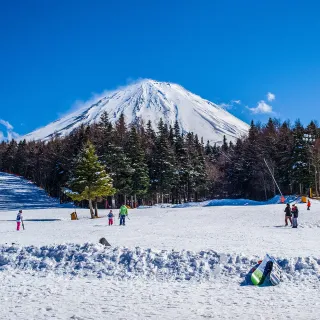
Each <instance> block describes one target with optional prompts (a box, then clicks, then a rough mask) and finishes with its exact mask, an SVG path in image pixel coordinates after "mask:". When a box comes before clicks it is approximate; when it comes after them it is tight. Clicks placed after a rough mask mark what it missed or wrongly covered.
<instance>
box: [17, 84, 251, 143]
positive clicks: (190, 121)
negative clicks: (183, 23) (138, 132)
mask: <svg viewBox="0 0 320 320" xmlns="http://www.w3.org/2000/svg"><path fill="white" fill-rule="evenodd" d="M104 111H107V112H108V114H109V117H110V120H111V121H112V122H115V121H116V120H117V119H119V116H120V115H121V113H123V114H124V116H125V119H126V122H127V123H134V122H136V121H139V120H143V123H145V124H146V123H147V122H148V121H149V120H151V122H152V124H153V125H154V128H156V125H157V123H158V121H159V120H160V118H162V119H163V120H164V122H165V123H167V124H171V125H173V124H174V122H175V121H176V120H178V122H179V125H180V128H181V129H182V130H183V131H184V132H190V131H192V132H194V133H196V134H198V136H199V137H203V138H204V140H205V141H206V140H209V141H210V142H212V143H215V142H216V143H218V144H219V143H221V142H222V140H223V136H224V135H226V137H227V139H228V140H229V141H230V140H235V139H236V138H237V137H240V136H242V135H244V134H246V133H247V131H248V128H249V126H248V125H247V124H246V123H244V122H243V121H241V120H239V119H238V118H236V117H234V116H233V115H231V114H230V113H229V112H227V111H226V110H224V109H223V108H221V107H219V106H218V105H216V104H214V103H212V102H210V101H208V100H205V99H202V98H201V97H199V96H197V95H195V94H193V93H191V92H189V91H187V90H186V89H184V88H183V87H182V86H180V85H177V84H174V83H168V82H159V81H154V80H149V79H147V80H142V81H140V82H138V83H135V84H132V85H128V86H127V87H124V88H121V89H118V90H115V91H111V92H107V93H104V94H102V95H100V96H99V97H97V98H95V99H93V100H91V101H88V102H86V103H85V104H84V105H83V106H82V107H81V108H80V109H78V110H77V111H74V112H72V113H70V114H68V115H66V116H64V117H62V118H61V119H59V120H56V121H54V122H52V123H50V124H48V125H47V126H45V127H43V128H40V129H37V130H35V131H33V132H31V133H29V134H27V135H25V136H22V137H20V139H26V140H48V139H50V138H51V137H52V136H53V135H54V134H55V135H59V136H65V135H67V134H69V133H70V132H71V131H72V130H74V129H75V128H77V127H78V126H79V125H80V124H92V123H94V122H97V121H99V119H100V117H101V114H102V113H103V112H104Z"/></svg>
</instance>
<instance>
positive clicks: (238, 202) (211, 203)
mask: <svg viewBox="0 0 320 320" xmlns="http://www.w3.org/2000/svg"><path fill="white" fill-rule="evenodd" d="M300 201H301V197H297V196H286V197H285V203H292V202H295V203H299V202H300ZM271 204H281V197H280V196H275V197H273V198H272V199H269V200H267V201H255V200H249V199H214V200H207V201H203V202H186V203H182V204H168V203H162V204H156V205H154V206H153V207H156V208H190V207H221V206H264V205H271ZM149 208H152V206H139V207H138V209H149Z"/></svg>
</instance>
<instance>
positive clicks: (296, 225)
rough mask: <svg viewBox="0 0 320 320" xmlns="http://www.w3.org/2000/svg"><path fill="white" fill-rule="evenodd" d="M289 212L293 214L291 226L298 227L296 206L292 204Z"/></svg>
mask: <svg viewBox="0 0 320 320" xmlns="http://www.w3.org/2000/svg"><path fill="white" fill-rule="evenodd" d="M291 212H292V214H293V223H292V228H298V215H299V210H298V207H297V206H296V205H295V204H293V205H292V209H291Z"/></svg>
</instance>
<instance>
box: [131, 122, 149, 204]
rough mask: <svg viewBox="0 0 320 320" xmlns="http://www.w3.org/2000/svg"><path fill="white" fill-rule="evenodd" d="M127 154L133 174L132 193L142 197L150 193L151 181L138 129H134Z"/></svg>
mask: <svg viewBox="0 0 320 320" xmlns="http://www.w3.org/2000/svg"><path fill="white" fill-rule="evenodd" d="M126 149H127V154H128V156H129V158H130V160H131V168H132V170H133V173H132V177H131V179H132V193H133V195H134V197H135V201H136V196H138V197H141V196H143V195H145V194H146V193H147V192H148V189H149V185H150V179H149V173H148V166H147V164H146V160H145V154H144V151H143V149H142V147H141V139H140V137H139V135H138V132H137V129H136V128H135V127H132V128H131V130H130V135H129V139H128V143H127V148H126Z"/></svg>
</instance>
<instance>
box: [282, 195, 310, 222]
mask: <svg viewBox="0 0 320 320" xmlns="http://www.w3.org/2000/svg"><path fill="white" fill-rule="evenodd" d="M310 207H311V202H310V200H308V202H307V210H310ZM284 212H285V226H288V221H290V224H291V226H292V228H298V216H299V209H298V207H297V206H296V204H293V205H292V207H290V204H289V203H287V206H286V208H285V210H284Z"/></svg>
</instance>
